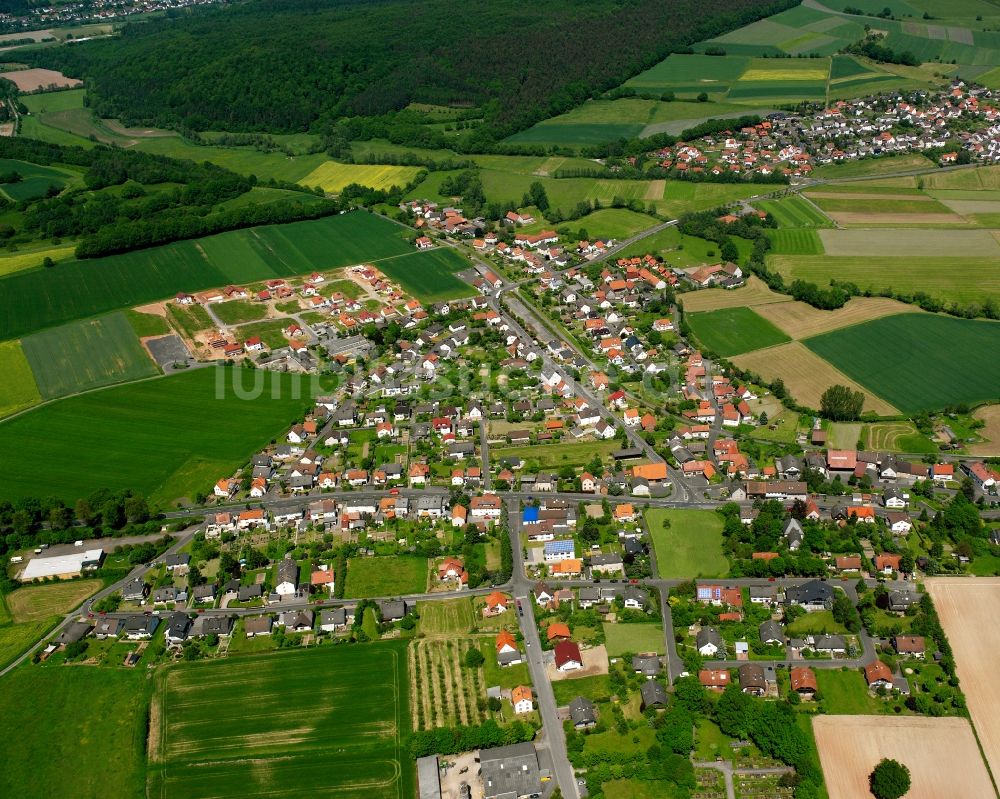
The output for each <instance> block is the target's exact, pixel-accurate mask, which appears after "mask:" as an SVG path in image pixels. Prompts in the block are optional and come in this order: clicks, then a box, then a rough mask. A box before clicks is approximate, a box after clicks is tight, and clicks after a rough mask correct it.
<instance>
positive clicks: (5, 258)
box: [0, 244, 76, 276]
mask: <svg viewBox="0 0 1000 799" xmlns="http://www.w3.org/2000/svg"><path fill="white" fill-rule="evenodd" d="M75 251H76V247H75V246H74V245H72V244H70V245H68V246H60V247H53V246H51V245H48V244H42V245H40V246H36V247H30V246H25V247H18V249H17V251H16V252H3V253H0V276H3V275H10V274H13V273H14V272H20V271H22V270H24V269H36V268H38V267H41V265H42V262H43V261H44V260H45V259H46V258H51V259H52V260H53V261H55V262H56V263H58V262H60V261H66V260H69V259H70V258H72V257H73V254H74V252H75Z"/></svg>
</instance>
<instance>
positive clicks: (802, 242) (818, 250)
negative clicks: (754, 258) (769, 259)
mask: <svg viewBox="0 0 1000 799" xmlns="http://www.w3.org/2000/svg"><path fill="white" fill-rule="evenodd" d="M767 237H768V238H769V239H770V240H771V252H773V253H775V254H781V255H822V254H823V242H822V241H821V240H820V238H819V236H818V235H817V234H816V231H815V230H811V229H803V228H778V229H775V230H768V231H767Z"/></svg>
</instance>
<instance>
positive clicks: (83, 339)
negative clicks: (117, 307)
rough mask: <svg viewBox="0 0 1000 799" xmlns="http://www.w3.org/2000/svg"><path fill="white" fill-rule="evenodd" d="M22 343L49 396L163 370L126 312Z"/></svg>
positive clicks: (27, 338)
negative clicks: (139, 337)
mask: <svg viewBox="0 0 1000 799" xmlns="http://www.w3.org/2000/svg"><path fill="white" fill-rule="evenodd" d="M21 346H22V347H23V348H24V355H25V357H26V358H27V359H28V363H29V364H30V365H31V371H32V372H33V373H34V375H35V382H36V383H37V384H38V390H39V392H40V393H41V395H42V398H43V399H47V400H49V399H55V398H57V397H65V396H67V395H69V394H76V393H79V392H81V391H87V390H89V389H92V388H99V387H100V386H107V385H110V384H112V383H124V382H128V381H130V380H140V379H142V378H144V377H152V376H154V375H156V374H159V369H158V368H157V367H156V365H155V364H154V363H153V361H152V360H151V359H150V357H149V355H147V354H146V351H145V350H144V349H143V348H142V345H141V344H139V339H138V338H137V337H136V334H135V331H134V330H133V329H132V325H131V324H129V321H128V319H127V318H126V316H125V314H124V313H121V312H117V313H113V314H110V315H108V316H101V317H97V318H96V319H82V320H80V321H78V322H71V323H69V324H67V325H61V326H59V327H54V328H50V329H48V330H43V331H41V332H39V333H33V334H32V335H30V336H25V337H24V338H23V339H22V340H21Z"/></svg>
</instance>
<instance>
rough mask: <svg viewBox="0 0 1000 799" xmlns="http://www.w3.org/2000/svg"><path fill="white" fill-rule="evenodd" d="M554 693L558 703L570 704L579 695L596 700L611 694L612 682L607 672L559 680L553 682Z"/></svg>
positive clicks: (606, 697)
mask: <svg viewBox="0 0 1000 799" xmlns="http://www.w3.org/2000/svg"><path fill="white" fill-rule="evenodd" d="M552 693H553V694H555V698H556V705H568V704H569V703H570V702H571V701H573V700H574V699H576V697H578V696H585V697H587V698H588V699H590V700H592V701H594V702H596V701H599V700H606V699H608V697H610V696H611V682H610V680H609V678H608V675H607V674H595V675H594V676H593V677H578V678H577V679H575V680H574V679H569V680H557V681H556V682H554V683H552Z"/></svg>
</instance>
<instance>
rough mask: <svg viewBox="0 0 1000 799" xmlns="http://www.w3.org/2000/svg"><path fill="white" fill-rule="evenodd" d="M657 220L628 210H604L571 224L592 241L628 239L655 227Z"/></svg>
mask: <svg viewBox="0 0 1000 799" xmlns="http://www.w3.org/2000/svg"><path fill="white" fill-rule="evenodd" d="M656 224H657V220H656V219H653V217H651V216H646V214H637V213H636V212H635V211H630V210H629V209H627V208H602V209H601V210H600V211H594V212H593V213H592V214H587V215H586V216H583V217H580V218H579V219H576V220H574V221H573V222H572V223H571V226H572V228H573V229H574V230H584V231H586V232H587V237H588V238H590V239H605V240H606V239H618V240H621V239H627V238H629V237H631V236H634V235H635V234H636V233H639V232H640V231H643V230H646V229H647V228H651V227H653V225H656Z"/></svg>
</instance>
